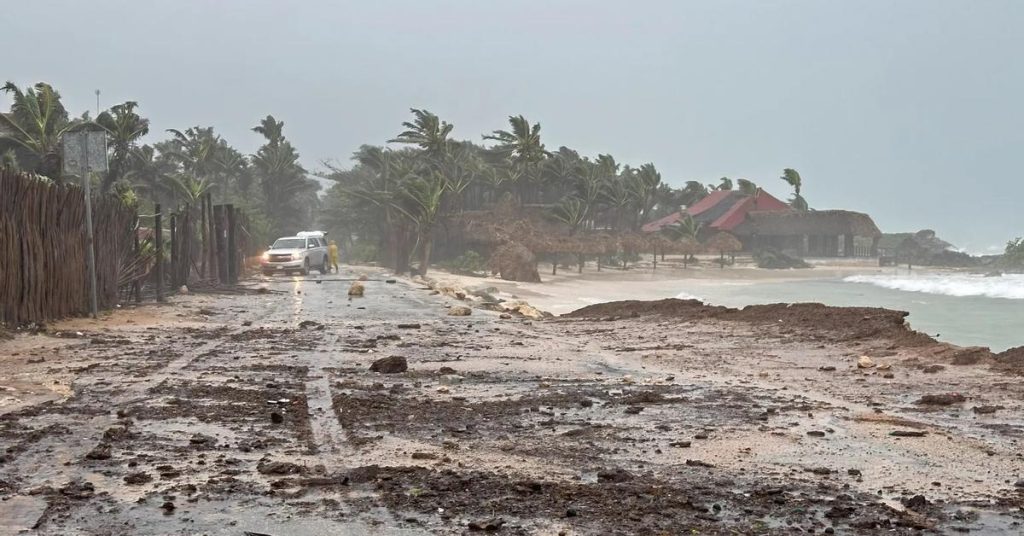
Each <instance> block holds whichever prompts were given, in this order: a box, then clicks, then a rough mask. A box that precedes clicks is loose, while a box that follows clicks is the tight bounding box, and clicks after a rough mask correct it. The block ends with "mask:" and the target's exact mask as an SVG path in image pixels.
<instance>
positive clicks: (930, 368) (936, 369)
mask: <svg viewBox="0 0 1024 536" xmlns="http://www.w3.org/2000/svg"><path fill="white" fill-rule="evenodd" d="M942 370H946V367H944V366H942V365H928V366H927V367H924V368H923V369H921V372H924V373H925V374H935V373H936V372H939V371H942Z"/></svg>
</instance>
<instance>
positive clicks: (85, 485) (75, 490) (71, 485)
mask: <svg viewBox="0 0 1024 536" xmlns="http://www.w3.org/2000/svg"><path fill="white" fill-rule="evenodd" d="M95 493H96V488H95V486H93V484H92V482H85V481H82V480H72V481H71V482H68V483H67V484H64V486H63V487H61V488H60V494H61V495H63V496H65V497H67V498H69V499H76V500H82V499H88V498H90V497H92V496H93V495H94V494H95Z"/></svg>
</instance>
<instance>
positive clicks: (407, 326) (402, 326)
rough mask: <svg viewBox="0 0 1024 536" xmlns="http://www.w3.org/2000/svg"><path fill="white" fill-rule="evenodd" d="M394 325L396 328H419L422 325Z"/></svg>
mask: <svg viewBox="0 0 1024 536" xmlns="http://www.w3.org/2000/svg"><path fill="white" fill-rule="evenodd" d="M396 327H397V328H398V329H420V328H421V327H423V326H421V325H419V324H398V326H396Z"/></svg>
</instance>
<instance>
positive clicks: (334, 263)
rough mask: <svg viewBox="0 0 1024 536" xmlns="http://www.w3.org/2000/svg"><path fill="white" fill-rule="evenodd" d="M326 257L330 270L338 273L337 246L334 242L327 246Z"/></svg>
mask: <svg viewBox="0 0 1024 536" xmlns="http://www.w3.org/2000/svg"><path fill="white" fill-rule="evenodd" d="M327 257H328V258H329V259H330V261H331V266H330V269H332V270H334V273H338V244H337V243H336V242H335V241H334V240H331V241H330V243H329V244H328V245H327Z"/></svg>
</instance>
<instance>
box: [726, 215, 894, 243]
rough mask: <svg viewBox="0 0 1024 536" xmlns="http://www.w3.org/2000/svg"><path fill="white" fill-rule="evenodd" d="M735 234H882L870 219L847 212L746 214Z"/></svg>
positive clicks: (865, 235) (869, 236) (868, 235)
mask: <svg viewBox="0 0 1024 536" xmlns="http://www.w3.org/2000/svg"><path fill="white" fill-rule="evenodd" d="M735 233H736V234H737V235H740V236H754V235H760V236H797V235H808V236H809V235H832V236H838V235H852V236H862V237H867V238H876V237H879V236H881V235H882V232H881V231H879V230H878V226H876V225H875V222H874V221H872V220H871V216H868V215H867V214H864V213H862V212H852V211H849V210H787V211H768V212H763V211H758V212H749V213H748V214H747V219H746V220H745V221H744V222H743V223H741V224H740V225H738V226H737V227H736V229H735Z"/></svg>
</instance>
